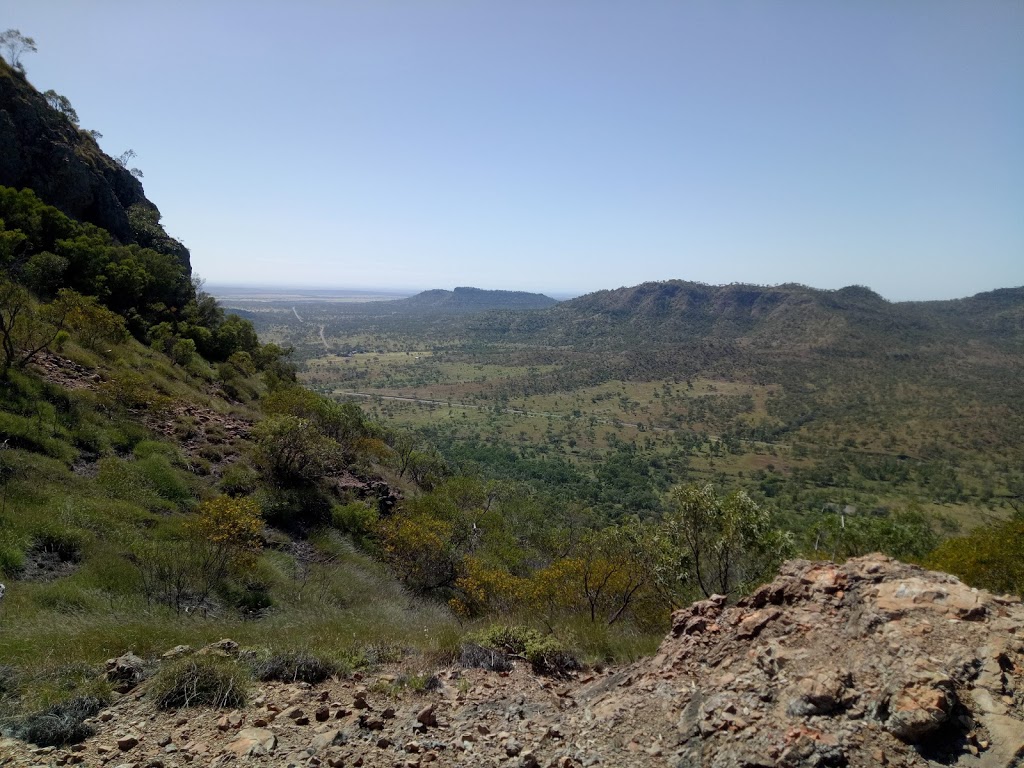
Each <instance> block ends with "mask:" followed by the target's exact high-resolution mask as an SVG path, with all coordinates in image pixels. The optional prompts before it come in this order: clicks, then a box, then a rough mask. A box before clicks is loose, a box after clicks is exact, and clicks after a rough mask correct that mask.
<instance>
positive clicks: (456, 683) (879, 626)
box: [0, 556, 1024, 768]
mask: <svg viewBox="0 0 1024 768" xmlns="http://www.w3.org/2000/svg"><path fill="white" fill-rule="evenodd" d="M1022 633H1024V605H1022V604H1021V603H1020V601H1019V599H1018V598H1011V597H998V596H995V595H991V594H989V593H987V592H983V591H982V592H978V591H976V590H970V589H968V588H967V587H965V586H964V585H963V584H961V583H959V582H958V581H956V580H955V579H952V578H950V577H948V576H945V575H944V574H938V573H932V572H927V571H922V570H921V569H919V568H913V567H908V566H905V565H903V564H901V563H898V562H895V561H892V560H889V559H887V558H883V557H879V556H872V557H866V558H861V559H858V560H851V561H849V562H848V563H846V564H845V565H841V566H837V565H834V564H832V563H809V562H806V561H795V562H789V563H786V564H785V565H784V566H783V568H782V570H781V572H780V574H779V575H778V577H777V578H776V579H775V580H774V581H773V582H771V583H770V584H768V585H766V586H764V587H762V588H761V589H759V590H758V591H756V592H755V593H754V594H753V595H751V596H750V597H749V598H746V599H744V600H742V601H740V602H739V604H737V605H735V606H726V605H725V599H724V597H722V596H716V597H713V598H711V599H709V600H705V601H702V602H699V603H696V604H694V605H693V606H691V607H689V608H686V609H683V610H680V611H678V612H677V613H676V614H675V615H674V616H673V619H672V630H671V632H670V633H669V634H668V636H666V637H665V639H664V640H663V642H662V644H661V647H660V649H659V651H658V654H657V655H656V656H655V657H654V658H651V659H644V660H641V661H638V662H637V663H635V664H632V665H630V666H627V667H624V668H621V669H602V670H595V671H587V672H585V673H572V674H570V675H567V676H564V677H562V678H561V679H554V680H551V679H549V680H545V679H543V678H539V677H538V676H536V674H535V673H532V672H530V671H529V670H528V669H526V666H527V665H526V664H525V663H524V662H523V661H522V660H519V659H517V658H515V656H514V655H513V656H509V654H508V653H507V652H503V651H502V650H500V649H492V650H490V652H489V653H485V654H478V655H476V656H473V655H472V654H468V653H467V654H464V655H463V657H462V660H461V663H455V664H450V665H448V666H446V667H445V668H443V669H439V670H437V671H436V673H435V674H433V675H432V676H431V677H430V678H429V681H430V682H429V684H428V685H424V686H423V687H421V688H411V687H409V681H410V680H412V679H413V677H412V676H411V675H410V672H409V670H408V668H403V667H402V666H396V667H392V668H389V669H386V670H382V671H381V673H378V674H373V675H370V676H368V677H366V678H363V679H361V680H342V679H337V678H335V679H331V680H326V681H322V682H320V681H318V682H317V684H315V685H313V686H311V685H310V684H308V683H296V682H290V683H289V682H267V683H264V684H262V685H260V686H259V687H258V688H257V689H256V690H254V691H253V692H252V694H253V697H254V698H253V699H252V701H251V702H238V703H236V704H234V705H233V711H229V708H225V709H224V711H223V712H216V711H212V712H211V711H203V710H200V711H198V712H196V711H193V712H190V713H187V714H186V713H183V712H182V711H180V710H179V711H173V710H172V711H170V712H160V711H154V707H153V704H152V701H153V699H154V697H155V692H156V690H157V689H158V688H159V685H160V684H161V680H160V679H159V677H158V678H157V679H155V680H153V679H151V680H145V679H144V678H145V677H147V676H148V675H149V674H150V673H149V672H148V671H146V667H145V663H144V661H143V660H142V659H139V658H133V657H131V656H125V657H122V658H120V659H117V660H111V661H110V662H109V663H108V669H109V670H110V672H109V674H110V675H111V676H112V677H114V678H117V677H118V676H120V677H121V678H122V679H124V680H125V681H126V682H125V683H124V685H123V687H124V688H125V689H126V690H130V691H132V693H133V694H135V695H132V696H125V697H124V698H123V699H122V700H121V701H120V702H118V703H117V704H115V705H114V706H111V707H109V708H107V709H105V710H104V711H102V712H99V713H97V714H98V716H97V717H93V718H90V719H89V720H88V721H87V722H86V726H87V727H88V728H89V729H90V730H95V731H96V735H95V736H94V737H92V738H88V739H87V740H85V742H84V743H83V744H81V745H79V746H78V747H76V751H73V752H72V751H68V750H58V751H54V752H52V753H50V755H49V756H50V757H52V758H56V760H58V761H61V760H67V759H68V758H72V759H74V758H75V757H77V758H79V759H85V760H86V761H87V764H88V761H90V760H96V761H103V762H108V761H109V759H110V758H114V759H120V760H127V761H132V762H134V763H135V764H140V765H145V764H152V761H154V760H160V761H161V762H162V764H165V765H167V764H175V765H176V764H179V763H178V762H177V760H179V759H180V760H183V761H186V762H192V761H197V760H201V761H203V762H204V763H205V762H206V761H212V763H211V764H213V763H216V764H220V763H222V762H225V761H234V760H245V761H249V762H253V763H256V764H261V765H286V764H287V765H317V764H319V765H324V764H326V765H334V766H345V765H362V766H364V767H365V768H384V767H385V766H387V767H389V768H390V766H394V765H404V766H408V767H410V768H411V767H412V766H422V765H428V764H434V765H440V766H450V765H473V766H477V765H485V764H486V765H490V764H496V765H509V766H518V767H519V768H537V767H538V766H560V767H561V768H572V767H574V766H587V765H609V766H612V765H614V766H631V767H632V766H636V767H637V768H641V767H642V768H648V767H650V768H655V767H657V766H677V767H681V766H686V767H687V768H689V767H690V766H722V767H723V768H731V767H733V766H746V767H748V768H749V767H751V766H758V767H763V768H774V767H775V766H782V767H786V768H788V767H796V766H807V767H808V768H809V767H810V766H850V767H851V768H877V767H878V766H884V765H899V766H906V767H907V768H912V767H917V766H920V767H921V768H924V767H925V766H935V765H958V766H965V767H966V766H979V768H1014V766H1018V765H1020V760H1021V758H1022V757H1024V645H1022V643H1021V640H1020V636H1021V634H1022ZM480 650H483V649H480ZM203 652H205V653H207V654H211V653H220V654H224V655H225V656H228V657H229V658H234V659H239V662H238V663H242V662H241V659H242V658H243V657H244V649H239V648H238V647H237V645H236V644H234V643H232V642H231V641H222V642H220V643H217V644H215V645H212V646H209V647H207V648H204V649H201V650H200V653H203ZM189 653H191V649H176V650H175V651H173V652H172V654H171V655H172V656H177V657H181V656H182V654H185V656H184V658H189V657H188V655H187V654H189ZM191 658H193V659H197V658H198V659H199V661H202V659H203V657H201V656H195V655H193V656H192V657H191ZM205 658H207V659H209V658H210V656H209V655H207V656H206V657H205ZM174 663H176V662H174V661H163V662H162V664H163V665H164V666H168V665H171V664H174ZM228 663H230V662H228ZM481 666H482V667H485V669H480V668H474V667H481ZM486 668H490V669H491V670H492V671H486ZM136 673H138V674H136ZM140 678H143V679H142V680H141V681H140ZM140 682H141V684H139V683H140ZM0 748H2V749H6V750H8V751H9V753H10V754H11V755H12V756H14V758H15V760H17V762H15V763H14V764H15V765H29V764H33V763H34V762H35V758H36V757H37V755H33V754H31V753H30V752H29V750H28V749H26V748H25V746H23V745H22V744H19V743H18V742H14V741H7V742H6V743H5V742H0ZM164 761H174V762H164ZM58 764H59V763H58Z"/></svg>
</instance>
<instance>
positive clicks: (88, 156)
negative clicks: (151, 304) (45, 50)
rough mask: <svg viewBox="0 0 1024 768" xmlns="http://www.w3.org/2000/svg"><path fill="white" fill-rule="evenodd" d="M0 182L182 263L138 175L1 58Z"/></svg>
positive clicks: (183, 252)
mask: <svg viewBox="0 0 1024 768" xmlns="http://www.w3.org/2000/svg"><path fill="white" fill-rule="evenodd" d="M0 186H7V187H14V188H15V189H24V188H28V189H32V190H33V191H34V192H35V193H36V195H38V196H39V198H40V199H41V200H42V201H43V202H45V203H47V204H49V205H52V206H54V207H55V208H57V209H59V210H60V211H62V212H63V213H65V214H67V215H68V216H70V217H71V218H73V219H77V220H78V221H83V222H88V223H90V224H95V225H97V226H99V227H101V228H103V229H106V230H107V231H108V232H110V233H111V234H112V235H113V236H114V237H116V238H117V239H118V240H119V241H120V242H121V243H124V244H132V243H135V244H138V245H141V246H143V247H146V248H152V249H153V250H156V251H159V252H161V253H166V254H170V255H173V256H175V257H176V258H177V259H178V261H179V262H180V263H181V264H182V265H184V266H185V267H186V268H188V267H189V252H188V249H187V248H185V247H184V246H183V245H182V244H181V243H179V242H178V241H177V240H174V239H173V238H171V237H169V236H168V235H167V233H166V232H164V230H163V227H162V226H161V225H160V223H159V222H160V212H159V210H157V207H156V206H155V205H154V204H153V203H152V202H150V201H149V200H148V199H147V198H146V195H145V192H144V191H143V189H142V184H141V183H140V182H139V180H138V179H137V178H135V176H133V175H132V173H131V172H130V171H129V170H128V169H127V168H125V167H123V166H122V165H121V164H119V163H118V162H116V161H115V160H114V159H113V158H111V157H109V156H108V155H106V154H105V153H104V152H103V151H102V150H101V149H100V148H99V145H98V144H97V143H96V140H95V139H94V138H93V137H92V136H91V135H89V134H88V133H87V132H85V131H82V130H80V129H79V128H78V127H77V126H76V125H75V124H74V123H73V122H72V121H71V120H70V119H69V118H68V117H67V116H66V115H64V114H62V113H61V112H60V111H58V110H56V109H54V108H53V107H51V106H50V105H49V104H48V103H47V100H46V98H45V97H44V95H43V94H41V93H40V92H39V91H38V90H36V89H35V88H34V87H33V86H32V84H31V83H29V82H28V80H26V78H25V75H24V74H22V73H20V72H17V71H15V70H14V69H12V68H11V67H10V66H9V65H8V64H7V63H6V62H4V61H2V60H0Z"/></svg>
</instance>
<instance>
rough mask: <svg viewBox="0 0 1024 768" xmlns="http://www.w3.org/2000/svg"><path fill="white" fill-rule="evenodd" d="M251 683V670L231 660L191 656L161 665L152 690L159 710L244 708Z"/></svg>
mask: <svg viewBox="0 0 1024 768" xmlns="http://www.w3.org/2000/svg"><path fill="white" fill-rule="evenodd" d="M249 682H250V678H249V674H248V672H247V671H246V670H245V669H243V668H242V667H240V666H238V665H237V664H235V663H234V662H233V661H231V660H229V659H224V658H220V657H217V656H191V657H189V658H185V659H179V660H177V661H172V662H170V663H169V664H166V665H165V666H163V667H161V669H160V671H159V672H157V673H156V675H155V676H154V677H153V680H152V682H150V685H149V691H150V694H151V695H152V697H153V703H154V704H155V705H156V706H157V707H158V708H159V709H175V708H178V707H196V706H210V707H241V706H244V705H245V700H246V697H247V695H248V690H249Z"/></svg>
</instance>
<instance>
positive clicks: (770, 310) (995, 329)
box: [496, 280, 1024, 352]
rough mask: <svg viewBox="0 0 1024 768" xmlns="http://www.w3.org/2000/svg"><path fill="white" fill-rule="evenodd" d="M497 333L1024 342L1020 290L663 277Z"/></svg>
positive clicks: (878, 343) (782, 343)
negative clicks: (944, 293)
mask: <svg viewBox="0 0 1024 768" xmlns="http://www.w3.org/2000/svg"><path fill="white" fill-rule="evenodd" d="M496 330H497V331H498V332H500V333H502V334H504V335H511V336H526V337H530V338H533V339H536V340H543V341H546V342H548V343H551V344H558V345H564V344H572V345H584V346H588V345H594V344H597V345H600V346H601V347H604V348H608V347H609V346H613V347H619V348H628V347H632V346H633V345H635V344H636V343H637V342H638V341H642V342H644V343H654V344H689V343H693V342H695V341H700V340H703V341H720V342H731V343H736V344H739V345H742V346H743V347H746V348H749V349H752V350H760V351H770V350H780V351H781V350H790V351H804V350H842V351H847V352H849V351H854V350H860V351H871V350H875V351H879V352H884V351H887V350H888V351H892V350H893V345H895V347H904V346H905V347H908V348H910V347H913V348H916V349H920V348H921V347H922V345H924V346H927V345H932V344H943V345H944V344H948V343H950V342H953V343H959V342H967V341H984V342H991V343H994V344H997V345H998V346H1000V347H1004V348H1005V347H1006V346H1007V345H1009V347H1010V348H1017V349H1019V348H1020V346H1021V345H1022V344H1024V288H1008V289H1002V290H998V291H992V292H990V293H982V294H978V295H977V296H973V297H970V298H966V299H958V300H954V301H930V302H889V301H886V300H885V299H884V298H882V297H881V296H879V295H878V294H877V293H875V292H873V291H871V290H870V289H868V288H865V287H862V286H849V287H846V288H841V289H839V290H820V289H815V288H809V287H807V286H803V285H795V284H786V285H779V286H770V287H769V286H757V285H740V284H734V285H725V286H711V285H704V284H701V283H693V282H684V281H681V280H669V281H665V282H652V283H643V284H641V285H637V286H633V287H629V288H618V289H615V290H604V291H597V292H595V293H591V294H587V295H585V296H581V297H579V298H576V299H572V300H570V301H566V302H563V303H561V304H559V305H558V306H556V307H553V308H552V309H551V310H550V311H548V312H544V313H541V314H535V315H530V316H528V317H523V318H521V319H519V320H516V321H514V322H513V323H512V324H511V325H510V326H508V327H507V329H503V328H498V329H496Z"/></svg>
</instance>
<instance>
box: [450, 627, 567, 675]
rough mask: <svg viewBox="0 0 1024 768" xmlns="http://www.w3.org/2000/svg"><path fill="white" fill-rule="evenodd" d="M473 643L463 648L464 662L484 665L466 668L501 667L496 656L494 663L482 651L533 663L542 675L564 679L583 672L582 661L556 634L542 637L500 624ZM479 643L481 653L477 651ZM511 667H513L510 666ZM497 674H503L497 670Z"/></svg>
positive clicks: (475, 637) (534, 631)
mask: <svg viewBox="0 0 1024 768" xmlns="http://www.w3.org/2000/svg"><path fill="white" fill-rule="evenodd" d="M470 640H471V642H470V643H469V644H467V645H466V646H464V647H463V659H467V660H469V661H474V660H475V661H478V662H480V663H474V664H467V663H466V662H465V661H464V662H463V664H464V665H465V666H480V667H483V668H485V669H491V667H490V666H486V663H490V664H493V665H497V666H499V667H500V666H501V664H502V661H501V659H500V658H498V657H497V656H495V657H494V658H493V659H492V660H491V661H490V662H488V661H487V659H486V657H485V656H484V655H483V654H481V653H480V651H481V650H482V651H488V650H490V651H495V652H498V653H500V654H503V655H505V657H506V658H505V661H508V657H519V658H522V659H525V660H526V661H528V662H530V667H531V668H532V669H533V671H534V672H535V673H537V674H539V675H550V676H553V677H561V676H563V675H566V674H568V673H569V672H573V671H575V670H578V669H580V667H581V665H580V662H579V659H577V658H576V656H575V655H574V654H573V653H571V652H570V651H569V650H567V649H566V648H565V646H564V645H563V644H562V643H561V642H559V640H558V639H557V638H556V637H554V636H553V635H542V634H541V633H540V632H538V631H537V630H536V629H530V628H529V627H509V626H501V625H496V626H493V627H490V628H488V629H486V630H484V631H483V632H481V633H479V634H477V635H475V636H472V637H471V638H470ZM474 643H476V644H477V645H478V647H479V649H480V650H474V649H473V648H472V646H473V644H474ZM509 666H511V665H509ZM494 671H503V670H502V669H495V670H494Z"/></svg>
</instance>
